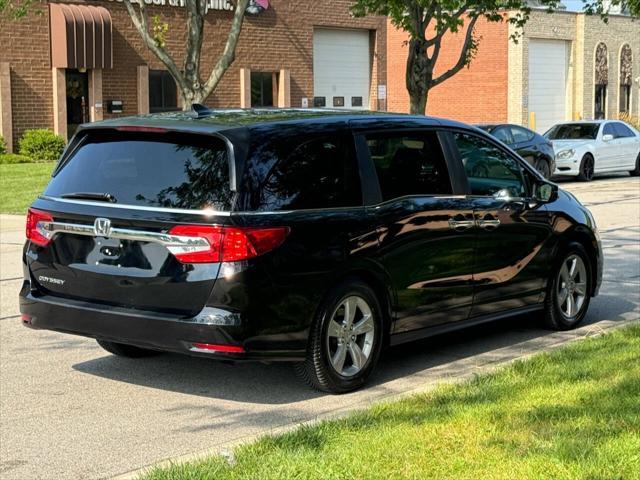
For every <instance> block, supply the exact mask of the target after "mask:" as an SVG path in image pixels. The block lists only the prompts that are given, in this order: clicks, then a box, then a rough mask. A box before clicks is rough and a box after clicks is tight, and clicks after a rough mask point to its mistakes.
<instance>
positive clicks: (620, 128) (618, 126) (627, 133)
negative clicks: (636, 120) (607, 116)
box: [614, 122, 635, 138]
mask: <svg viewBox="0 0 640 480" xmlns="http://www.w3.org/2000/svg"><path fill="white" fill-rule="evenodd" d="M614 125H615V131H616V137H618V138H627V137H635V134H634V133H633V131H632V130H631V129H630V128H629V127H627V126H626V125H625V124H624V123H619V122H618V123H614Z"/></svg>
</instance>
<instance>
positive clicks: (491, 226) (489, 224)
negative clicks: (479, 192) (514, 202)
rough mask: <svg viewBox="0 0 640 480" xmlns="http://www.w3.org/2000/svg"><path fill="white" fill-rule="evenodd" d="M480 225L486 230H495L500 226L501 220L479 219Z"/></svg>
mask: <svg viewBox="0 0 640 480" xmlns="http://www.w3.org/2000/svg"><path fill="white" fill-rule="evenodd" d="M478 226H479V227H480V228H484V229H485V230H495V229H496V228H498V227H499V226H500V220H498V219H497V218H496V219H495V220H478Z"/></svg>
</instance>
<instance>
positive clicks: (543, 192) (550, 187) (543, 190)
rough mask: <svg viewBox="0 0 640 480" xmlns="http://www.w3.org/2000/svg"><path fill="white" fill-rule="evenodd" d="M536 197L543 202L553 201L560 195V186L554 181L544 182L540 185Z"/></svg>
mask: <svg viewBox="0 0 640 480" xmlns="http://www.w3.org/2000/svg"><path fill="white" fill-rule="evenodd" d="M536 193H537V194H536V199H537V200H539V201H541V202H543V203H547V202H552V201H553V200H555V199H556V198H557V197H558V186H557V185H554V184H552V183H543V184H541V185H540V186H538V191H537V192H536Z"/></svg>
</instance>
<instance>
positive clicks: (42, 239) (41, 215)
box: [26, 208, 53, 247]
mask: <svg viewBox="0 0 640 480" xmlns="http://www.w3.org/2000/svg"><path fill="white" fill-rule="evenodd" d="M46 222H53V217H52V216H51V215H49V214H48V213H45V212H41V211H40V210H36V209H34V208H30V209H29V211H28V213H27V230H26V235H27V239H28V240H30V241H32V242H33V243H35V244H36V245H40V246H41V247H46V246H47V245H49V243H50V242H51V238H52V237H53V234H52V233H51V232H50V231H49V230H47V229H46V228H44V226H43V224H44V223H46Z"/></svg>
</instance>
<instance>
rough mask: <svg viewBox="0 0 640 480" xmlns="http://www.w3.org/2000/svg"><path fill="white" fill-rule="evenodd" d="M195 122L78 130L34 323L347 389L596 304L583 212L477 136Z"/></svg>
mask: <svg viewBox="0 0 640 480" xmlns="http://www.w3.org/2000/svg"><path fill="white" fill-rule="evenodd" d="M196 110H197V112H198V113H196V114H193V115H187V114H182V113H180V114H171V115H161V116H148V117H140V118H121V119H114V120H107V121H103V122H97V123H92V124H88V125H84V126H82V127H81V128H80V129H79V131H78V133H77V134H76V135H75V136H74V138H73V139H72V141H71V142H70V145H69V146H68V148H67V150H66V152H65V153H64V154H63V157H62V158H61V160H60V161H59V164H58V165H57V167H56V169H55V171H54V173H53V178H52V179H51V181H50V183H49V185H48V186H47V188H46V190H45V192H44V194H43V195H41V196H40V197H39V198H38V199H37V200H35V202H34V203H33V205H32V207H31V208H30V209H29V213H28V218H27V242H26V244H25V247H24V255H23V261H24V264H25V269H24V271H25V278H24V284H23V286H22V289H21V292H20V310H21V312H22V321H23V322H24V324H25V325H26V326H27V327H31V328H36V329H49V330H55V331H58V332H64V333H71V334H77V335H84V336H88V337H93V338H95V339H97V341H98V343H99V344H100V345H101V346H102V347H103V348H104V349H106V350H107V351H109V352H111V353H113V354H116V355H121V356H125V357H141V356H145V355H149V354H153V353H156V352H157V351H171V352H178V353H184V354H189V355H194V356H200V357H208V358H213V359H222V360H227V361H229V360H231V361H241V360H254V361H263V362H272V361H289V362H296V363H297V369H298V371H299V372H300V374H301V376H302V377H303V378H304V379H305V380H306V381H307V382H308V383H309V384H310V385H312V386H313V387H315V388H317V389H320V390H324V391H328V392H347V391H350V390H353V389H355V388H358V387H360V386H361V385H363V383H364V382H365V381H366V380H367V378H368V377H369V375H370V374H371V372H372V370H373V369H374V367H375V366H376V363H377V362H378V359H379V356H380V352H381V350H382V348H383V347H384V346H387V345H397V344H400V343H403V342H407V341H411V340H415V339H418V338H423V337H426V336H429V335H435V334H438V333H442V332H445V331H450V330H455V329H458V328H463V327H465V326H469V325H477V324H479V323H482V322H488V321H491V320H495V319H498V318H504V317H507V316H513V315H517V314H523V313H532V312H535V313H536V314H538V315H540V317H541V319H543V320H544V321H545V322H546V324H547V325H548V326H549V327H550V328H553V329H558V330H564V329H570V328H573V327H575V326H576V325H578V324H579V323H580V322H581V321H582V319H583V318H584V316H585V314H586V312H587V308H588V305H589V301H590V298H591V297H593V296H595V295H596V294H597V293H598V289H599V286H600V282H601V278H602V250H601V247H600V241H599V238H598V233H597V230H596V226H595V223H594V220H593V217H592V216H591V214H590V213H589V211H588V210H587V209H586V208H584V207H583V206H582V205H581V204H580V203H579V202H578V201H577V200H576V199H575V198H574V197H573V196H572V195H570V194H568V193H565V192H564V191H563V190H562V189H560V188H559V187H558V186H557V185H555V184H552V183H549V182H548V181H547V180H545V179H544V178H543V177H542V176H541V175H540V174H539V173H538V172H536V171H535V170H534V169H533V168H531V167H530V166H529V165H528V164H527V163H526V162H524V161H523V160H522V159H521V158H520V157H518V156H517V155H515V154H514V153H513V152H512V151H511V150H509V149H508V148H507V147H505V146H504V145H503V144H502V143H501V142H499V141H497V140H496V139H494V138H493V137H491V136H489V135H487V134H485V133H483V132H481V131H479V130H477V129H475V128H473V127H470V126H467V125H464V124H461V123H456V122H450V121H442V120H435V119H430V118H427V117H421V116H415V117H414V116H403V115H383V114H379V115H378V114H365V115H361V114H353V113H338V112H330V111H324V112H320V111H314V110H303V111H298V110H253V111H251V110H249V111H238V112H229V111H227V112H211V111H207V110H206V109H204V108H196ZM212 381H215V379H212Z"/></svg>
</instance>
